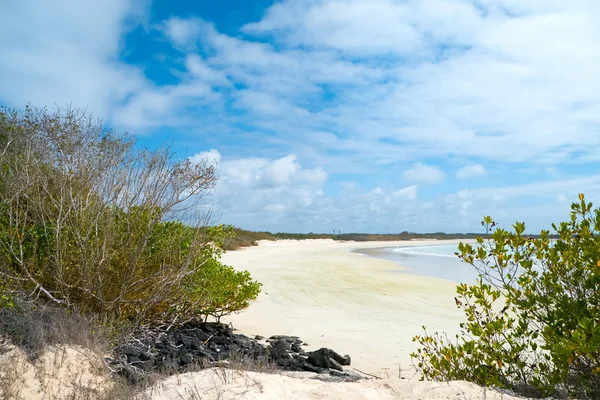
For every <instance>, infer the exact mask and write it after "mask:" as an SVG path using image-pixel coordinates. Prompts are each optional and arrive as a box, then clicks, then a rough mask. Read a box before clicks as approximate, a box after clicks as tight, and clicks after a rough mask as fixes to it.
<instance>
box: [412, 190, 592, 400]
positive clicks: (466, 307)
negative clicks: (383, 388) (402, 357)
mask: <svg viewBox="0 0 600 400" xmlns="http://www.w3.org/2000/svg"><path fill="white" fill-rule="evenodd" d="M579 200H580V201H579V202H577V203H574V204H573V205H572V207H571V217H570V220H569V221H567V222H563V223H561V224H560V225H558V226H557V225H553V226H552V227H553V229H554V231H555V232H556V234H557V235H558V239H557V240H556V241H553V240H551V239H550V235H549V232H548V231H542V232H541V234H540V236H539V237H538V238H532V237H528V236H526V235H525V234H524V232H525V224H524V223H516V224H515V225H514V226H513V229H514V231H513V232H509V231H506V230H503V229H495V230H493V233H492V235H491V237H490V239H488V240H487V241H484V240H483V239H481V238H479V239H478V245H477V246H476V247H473V246H471V245H469V244H462V243H461V244H460V245H459V253H457V254H458V255H459V257H460V258H462V260H463V261H465V262H467V263H469V264H471V265H473V266H475V267H476V268H477V270H478V271H479V272H480V278H479V280H478V282H477V284H475V285H472V286H469V285H465V284H461V285H459V286H458V287H457V298H456V303H457V306H458V307H459V308H462V309H463V311H464V312H465V314H466V317H467V321H466V322H464V323H462V324H461V325H460V326H461V329H462V335H461V336H458V335H457V337H456V340H455V341H451V340H449V339H447V338H445V337H443V336H441V335H439V334H435V335H427V333H425V335H424V336H416V337H415V338H414V339H413V340H414V341H416V342H418V343H419V345H420V346H421V347H420V348H419V349H418V350H417V351H416V352H415V353H413V354H412V357H413V359H414V360H415V361H416V362H417V365H418V368H419V369H420V371H421V373H422V376H423V377H424V378H428V379H436V380H452V379H464V380H468V381H472V382H475V383H478V384H481V385H485V386H490V385H494V386H498V387H504V388H511V389H513V390H517V391H521V392H525V393H527V394H529V395H539V396H548V395H551V394H553V393H554V392H556V391H557V390H566V391H567V392H568V393H569V394H571V395H573V396H578V397H580V398H600V234H599V232H600V211H599V210H598V209H595V210H594V209H592V204H591V203H588V202H586V201H585V198H584V196H583V195H580V199H579ZM482 224H483V225H484V226H485V227H486V229H487V231H488V232H490V231H492V229H493V228H494V227H495V226H496V224H495V222H494V221H493V220H492V219H491V218H490V217H485V219H484V221H483V222H482Z"/></svg>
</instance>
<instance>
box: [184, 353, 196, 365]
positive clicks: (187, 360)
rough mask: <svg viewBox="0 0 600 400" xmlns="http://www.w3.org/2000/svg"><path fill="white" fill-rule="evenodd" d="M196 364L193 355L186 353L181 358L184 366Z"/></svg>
mask: <svg viewBox="0 0 600 400" xmlns="http://www.w3.org/2000/svg"><path fill="white" fill-rule="evenodd" d="M193 362H194V356H193V355H192V354H191V353H185V354H184V355H182V356H181V363H182V364H183V365H186V364H191V363H193Z"/></svg>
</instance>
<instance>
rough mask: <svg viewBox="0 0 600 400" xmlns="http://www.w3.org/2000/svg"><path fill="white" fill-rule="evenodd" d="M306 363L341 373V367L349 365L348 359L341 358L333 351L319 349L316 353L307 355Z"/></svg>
mask: <svg viewBox="0 0 600 400" xmlns="http://www.w3.org/2000/svg"><path fill="white" fill-rule="evenodd" d="M306 361H307V362H308V363H310V364H312V365H314V366H316V367H320V368H330V369H335V370H338V371H342V370H343V368H342V365H350V357H349V356H345V357H342V356H340V355H339V354H338V353H336V352H335V351H333V350H331V349H327V348H321V349H319V350H317V351H312V352H310V353H308V358H307V359H306Z"/></svg>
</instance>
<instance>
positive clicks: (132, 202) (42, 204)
mask: <svg viewBox="0 0 600 400" xmlns="http://www.w3.org/2000/svg"><path fill="white" fill-rule="evenodd" d="M0 170H1V171H2V173H1V174H0V279H1V281H0V283H2V285H3V287H4V289H5V290H8V292H10V291H14V292H19V293H27V294H28V295H30V296H32V297H34V298H38V299H43V300H44V301H49V302H53V303H55V304H59V305H62V306H65V307H67V308H76V309H78V310H79V311H80V312H84V313H88V312H90V313H94V314H98V315H99V316H100V317H101V318H105V319H108V320H126V321H135V322H148V321H157V320H174V319H177V318H178V319H179V320H181V319H189V318H200V317H205V316H206V315H216V316H219V315H222V314H224V313H228V312H233V311H238V310H239V309H240V308H243V307H244V306H247V305H248V302H249V301H251V300H253V299H255V298H256V296H257V294H258V290H259V287H260V286H259V285H258V284H257V283H256V282H254V281H252V280H251V278H250V277H249V275H248V274H244V273H237V272H235V273H234V272H233V270H232V269H231V268H230V267H227V266H224V265H222V264H221V263H220V262H219V257H220V255H221V254H222V251H223V240H224V239H225V238H226V237H228V236H229V235H230V232H231V231H232V229H233V228H230V227H208V226H207V222H208V217H209V215H210V213H209V209H208V208H207V206H208V203H207V202H206V201H205V200H204V199H205V198H206V196H207V195H208V194H209V193H210V191H211V189H212V188H213V187H214V185H215V183H216V179H217V178H216V175H215V170H214V166H212V165H209V164H208V163H207V162H206V161H204V162H199V163H192V162H190V161H189V160H187V159H184V160H178V159H176V158H175V153H174V152H173V151H171V150H170V149H169V148H166V147H164V148H159V149H156V150H150V149H143V148H140V147H139V146H137V145H136V143H135V140H133V139H132V138H130V137H128V136H127V135H122V134H118V133H116V132H114V131H112V130H109V129H106V127H105V126H104V125H102V124H101V123H100V122H97V121H95V120H93V119H92V118H91V117H89V116H88V115H87V114H86V113H84V112H80V111H77V110H71V109H67V110H58V111H56V112H52V113H49V112H47V111H45V110H34V109H31V108H27V109H26V110H25V111H24V112H18V111H9V110H0ZM184 222H185V223H184ZM215 282H219V283H218V284H216V283H215ZM194 285H195V286H194ZM0 289H1V288H0ZM8 292H4V293H8ZM2 296H5V295H2ZM2 298H4V297H2Z"/></svg>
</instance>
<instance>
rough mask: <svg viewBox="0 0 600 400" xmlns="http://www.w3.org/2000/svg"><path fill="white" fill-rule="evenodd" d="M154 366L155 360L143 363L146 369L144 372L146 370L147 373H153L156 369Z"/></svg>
mask: <svg viewBox="0 0 600 400" xmlns="http://www.w3.org/2000/svg"><path fill="white" fill-rule="evenodd" d="M154 364H155V363H154V360H153V359H149V360H146V361H144V362H143V363H142V368H144V370H146V371H152V369H153V368H154Z"/></svg>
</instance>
